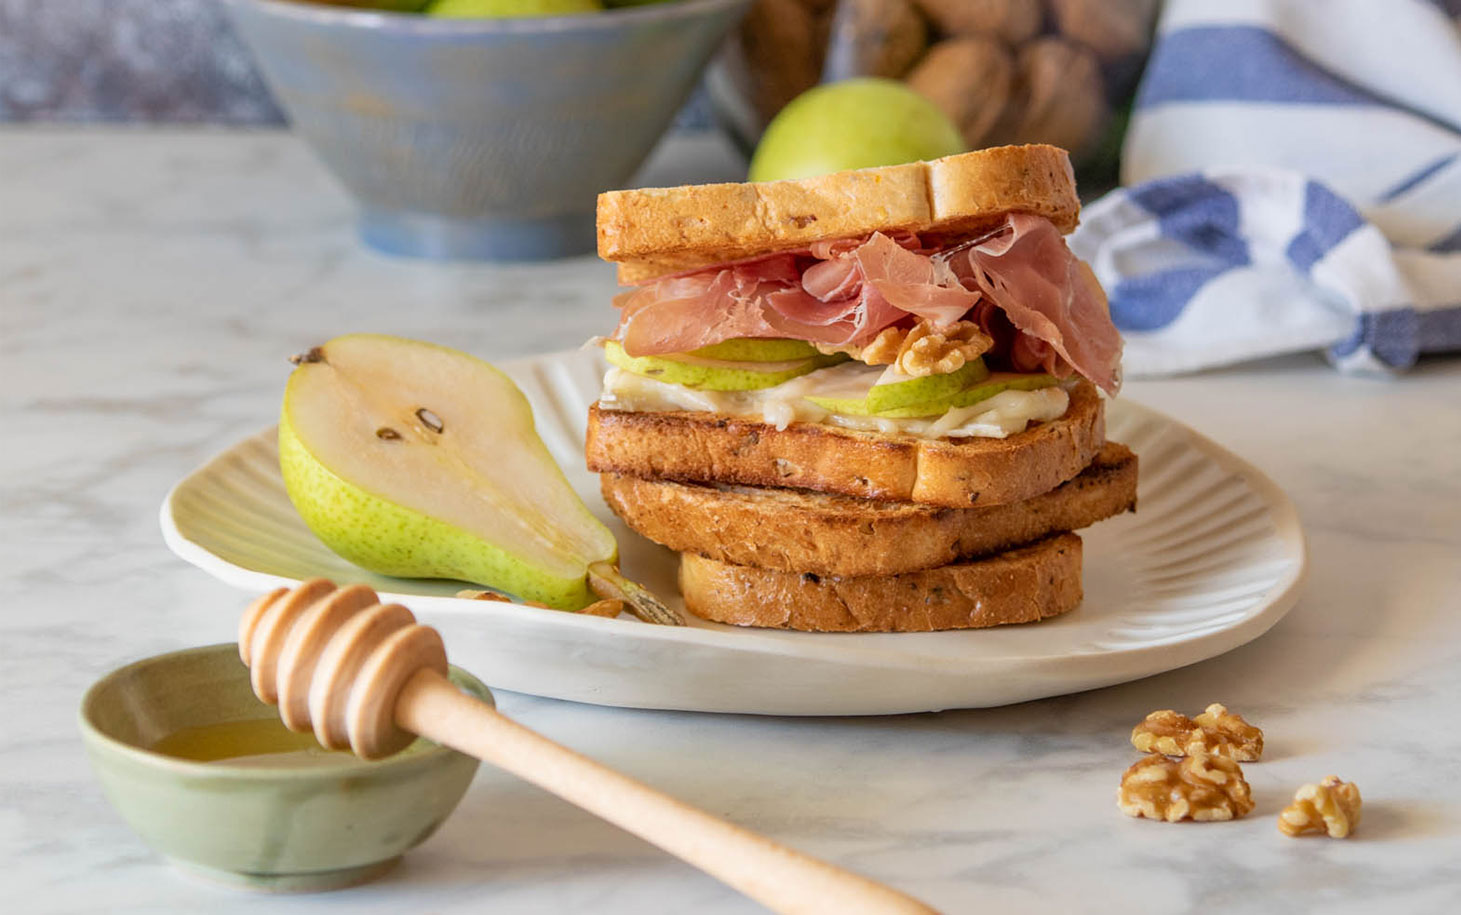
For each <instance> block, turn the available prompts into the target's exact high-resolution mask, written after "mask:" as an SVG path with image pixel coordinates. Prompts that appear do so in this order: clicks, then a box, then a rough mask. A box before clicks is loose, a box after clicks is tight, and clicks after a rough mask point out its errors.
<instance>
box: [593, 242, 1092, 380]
mask: <svg viewBox="0 0 1461 915" xmlns="http://www.w3.org/2000/svg"><path fill="white" fill-rule="evenodd" d="M614 304H615V305H616V306H617V307H618V308H619V309H620V319H619V328H618V330H617V331H616V332H615V337H616V338H617V339H618V340H619V341H620V343H621V344H622V345H623V346H624V349H625V351H627V352H628V353H630V354H631V355H635V356H644V355H658V354H664V353H680V352H686V351H688V350H692V349H697V348H699V347H702V346H709V345H710V344H713V343H719V342H721V341H723V340H730V339H734V338H737V337H791V338H795V339H799V340H806V341H808V342H812V343H823V344H830V345H833V346H849V345H850V346H860V345H862V344H864V343H867V342H868V341H870V340H871V339H872V338H873V337H875V336H876V335H877V334H878V332H879V331H881V330H883V329H884V328H886V327H890V326H892V325H895V324H908V325H911V324H912V323H914V322H915V321H919V320H925V321H928V322H930V323H932V324H934V325H935V326H948V325H950V324H953V323H954V322H955V321H959V320H973V321H975V322H977V323H978V324H979V325H980V326H981V328H982V329H983V330H984V331H985V333H987V334H989V335H990V337H992V338H993V339H994V340H995V348H994V350H993V351H991V353H990V356H991V358H993V359H995V361H997V362H999V361H1002V362H1004V363H1007V364H1008V366H1009V367H1010V368H1013V369H1014V370H1016V371H1039V370H1043V371H1048V372H1051V373H1052V374H1055V375H1057V376H1058V377H1066V376H1068V375H1070V374H1071V373H1072V372H1073V371H1074V372H1078V373H1080V374H1081V375H1083V376H1085V377H1086V378H1089V379H1090V380H1091V381H1093V382H1095V383H1096V384H1097V385H1099V386H1100V387H1102V388H1103V389H1105V390H1106V391H1108V392H1110V393H1112V394H1114V393H1115V392H1116V390H1117V388H1118V387H1119V384H1120V382H1119V379H1118V377H1117V374H1118V366H1119V364H1120V358H1121V338H1120V335H1119V334H1118V333H1117V332H1116V328H1115V326H1114V325H1112V323H1111V317H1110V313H1109V310H1108V308H1107V304H1106V298H1105V295H1104V294H1103V293H1102V292H1101V289H1100V286H1099V285H1098V284H1097V283H1096V281H1095V278H1094V277H1093V276H1092V275H1091V273H1090V269H1089V268H1088V267H1086V265H1085V264H1083V263H1082V262H1081V261H1080V260H1079V259H1077V258H1076V257H1075V256H1074V255H1073V254H1071V252H1070V249H1069V248H1067V247H1066V245H1065V240H1064V239H1063V238H1062V237H1061V235H1060V232H1059V231H1058V230H1057V229H1056V228H1055V226H1054V225H1053V224H1051V223H1050V222H1049V221H1047V220H1045V219H1043V218H1040V217H1038V216H1026V215H1011V216H1009V217H1007V218H1006V221H1005V223H1004V224H1003V225H1002V226H1000V227H998V228H997V229H996V230H995V231H993V232H991V233H989V234H988V235H986V236H984V237H983V238H980V239H977V240H975V241H972V242H968V243H965V244H962V245H959V246H956V247H954V248H950V249H947V250H943V251H939V250H937V249H934V248H930V247H927V246H926V245H925V243H924V242H923V240H921V239H920V238H919V237H918V236H917V235H914V234H912V233H907V232H901V233H892V234H883V233H873V234H872V235H870V236H869V237H867V238H866V239H836V240H831V241H822V242H817V243H816V244H814V245H812V246H810V247H808V248H804V249H800V250H797V251H791V252H782V253H778V254H773V255H767V256H765V257H760V258H753V259H750V260H745V261H739V262H736V263H732V264H725V265H722V266H719V267H714V268H710V269H706V270H699V271H694V272H690V273H685V274H680V275H676V276H670V277H664V278H661V279H659V280H656V281H655V282H653V283H650V284H649V285H646V286H641V287H639V288H637V289H633V290H630V291H629V292H626V293H623V294H621V295H619V296H617V297H616V298H615V299H614Z"/></svg>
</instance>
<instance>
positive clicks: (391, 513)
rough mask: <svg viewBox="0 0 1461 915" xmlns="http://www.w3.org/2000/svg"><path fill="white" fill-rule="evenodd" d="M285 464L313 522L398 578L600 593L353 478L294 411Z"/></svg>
mask: <svg viewBox="0 0 1461 915" xmlns="http://www.w3.org/2000/svg"><path fill="white" fill-rule="evenodd" d="M279 469H280V471H282V473H283V475H284V488H285V489H286V490H287V491H288V493H289V500H290V501H291V502H293V503H294V507H295V510H297V511H298V512H299V515H300V517H301V518H303V519H304V523H305V525H306V526H307V527H308V528H309V529H310V530H311V531H313V532H314V535H315V536H316V537H318V538H320V540H321V541H322V542H323V543H324V544H325V546H327V547H329V548H330V549H331V550H333V551H335V552H336V553H338V554H339V555H340V556H342V557H344V558H345V559H348V560H349V561H350V562H353V563H355V564H356V565H358V566H360V567H361V568H362V569H369V570H370V571H372V572H377V573H379V574H381V575H391V576H394V577H397V578H454V579H459V580H461V581H465V582H472V583H475V584H481V585H487V586H489V587H492V588H495V589H497V590H499V591H506V592H507V593H508V594H513V595H516V596H517V597H520V598H522V599H523V600H533V601H538V602H539V603H543V604H547V605H548V606H550V607H553V608H554V609H556V610H582V609H583V608H584V607H587V606H588V605H589V604H591V603H593V602H594V601H595V600H597V599H598V598H596V597H595V596H594V595H593V594H592V593H591V592H590V591H589V589H588V579H587V578H586V577H585V576H583V575H578V576H571V577H567V578H564V577H557V576H548V575H544V574H543V573H542V572H539V571H535V570H531V569H527V568H524V567H523V566H522V564H521V562H520V561H519V560H518V559H516V558H515V557H513V556H510V555H508V554H507V553H506V552H504V551H503V550H501V549H500V548H498V547H496V546H493V545H492V544H490V543H487V542H485V541H483V540H479V539H477V538H476V537H475V536H473V535H472V534H470V533H468V532H467V531H464V530H462V529H461V528H459V527H457V526H456V525H453V524H448V523H446V522H445V521H439V520H437V519H436V518H432V517H429V516H427V515H424V514H422V513H421V512H418V511H413V510H411V509H409V508H402V507H401V506H399V505H396V504H394V503H392V502H388V501H386V500H385V499H381V498H379V497H377V496H373V495H371V494H370V493H368V492H366V491H365V490H363V489H361V488H360V487H358V486H355V485H353V484H351V483H347V482H345V481H344V480H342V479H340V478H339V477H337V476H335V475H334V474H333V473H331V472H330V471H329V470H327V469H326V468H325V466H324V465H323V464H321V463H320V462H319V461H317V460H315V459H314V456H313V455H311V454H310V453H309V452H308V451H307V450H305V447H304V445H303V444H302V443H301V442H300V441H299V438H298V436H296V435H295V434H294V430H293V429H292V428H291V427H290V425H289V420H288V418H287V416H286V417H285V418H283V419H281V420H280V422H279ZM367 519H368V520H367Z"/></svg>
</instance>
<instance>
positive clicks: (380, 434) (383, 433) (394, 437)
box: [375, 426, 401, 442]
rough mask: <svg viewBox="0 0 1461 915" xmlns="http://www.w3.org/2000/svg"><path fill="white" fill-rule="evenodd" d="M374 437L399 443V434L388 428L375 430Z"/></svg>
mask: <svg viewBox="0 0 1461 915" xmlns="http://www.w3.org/2000/svg"><path fill="white" fill-rule="evenodd" d="M375 437H376V438H379V439H384V440H385V441H388V442H399V441H400V440H401V433H399V432H397V431H396V430H395V429H392V428H391V427H390V426H381V427H380V428H379V429H377V430H375Z"/></svg>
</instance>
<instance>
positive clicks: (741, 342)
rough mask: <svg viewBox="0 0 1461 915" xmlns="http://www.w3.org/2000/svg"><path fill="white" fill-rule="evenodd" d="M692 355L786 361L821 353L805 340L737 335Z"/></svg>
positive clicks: (808, 357)
mask: <svg viewBox="0 0 1461 915" xmlns="http://www.w3.org/2000/svg"><path fill="white" fill-rule="evenodd" d="M690 355H692V356H703V357H705V358H707V359H729V360H732V361H734V362H786V361H787V360H790V359H810V358H811V357H813V356H819V355H821V353H819V352H817V348H816V347H815V346H813V345H811V344H810V343H807V342H806V341H805V340H791V339H785V338H780V337H774V338H760V337H737V338H735V339H733V340H722V341H721V342H719V343H712V344H710V345H709V346H702V347H700V348H699V349H693V350H691V351H690Z"/></svg>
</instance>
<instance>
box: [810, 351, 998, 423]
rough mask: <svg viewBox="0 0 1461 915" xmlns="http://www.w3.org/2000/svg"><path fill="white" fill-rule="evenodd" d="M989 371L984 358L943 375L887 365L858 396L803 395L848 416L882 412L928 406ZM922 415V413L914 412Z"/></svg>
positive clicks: (947, 397) (973, 360) (982, 376)
mask: <svg viewBox="0 0 1461 915" xmlns="http://www.w3.org/2000/svg"><path fill="white" fill-rule="evenodd" d="M988 375H989V369H988V368H987V367H986V366H985V365H984V360H983V359H972V360H970V361H969V362H966V363H964V364H963V365H962V366H960V367H959V368H958V369H957V370H955V371H952V372H948V373H946V374H943V375H924V376H916V377H915V376H912V375H904V374H903V373H901V372H899V371H898V370H897V369H896V368H894V367H893V366H889V367H888V368H887V369H885V370H884V371H883V373H882V374H881V375H879V376H878V377H877V379H876V380H875V381H874V382H873V383H872V384H871V385H869V386H868V387H867V389H866V391H865V393H864V392H858V393H859V394H861V396H858V397H846V396H841V395H839V396H832V397H828V396H825V395H809V396H808V397H807V398H806V399H807V400H810V401H811V402H812V403H814V404H816V405H817V406H819V407H821V408H822V409H824V410H831V411H832V412H834V413H842V414H845V415H847V416H884V415H888V411H890V410H900V409H903V408H906V407H910V406H914V405H917V407H918V408H920V409H927V408H929V407H930V406H931V405H933V404H937V403H939V402H941V401H947V400H948V399H949V398H951V397H953V396H954V395H955V394H957V393H959V392H960V391H962V390H964V389H965V388H967V387H968V386H969V385H970V384H973V383H975V382H978V381H980V380H982V379H983V378H985V377H987V376H988ZM914 415H918V416H922V415H924V414H922V413H919V414H914Z"/></svg>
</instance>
